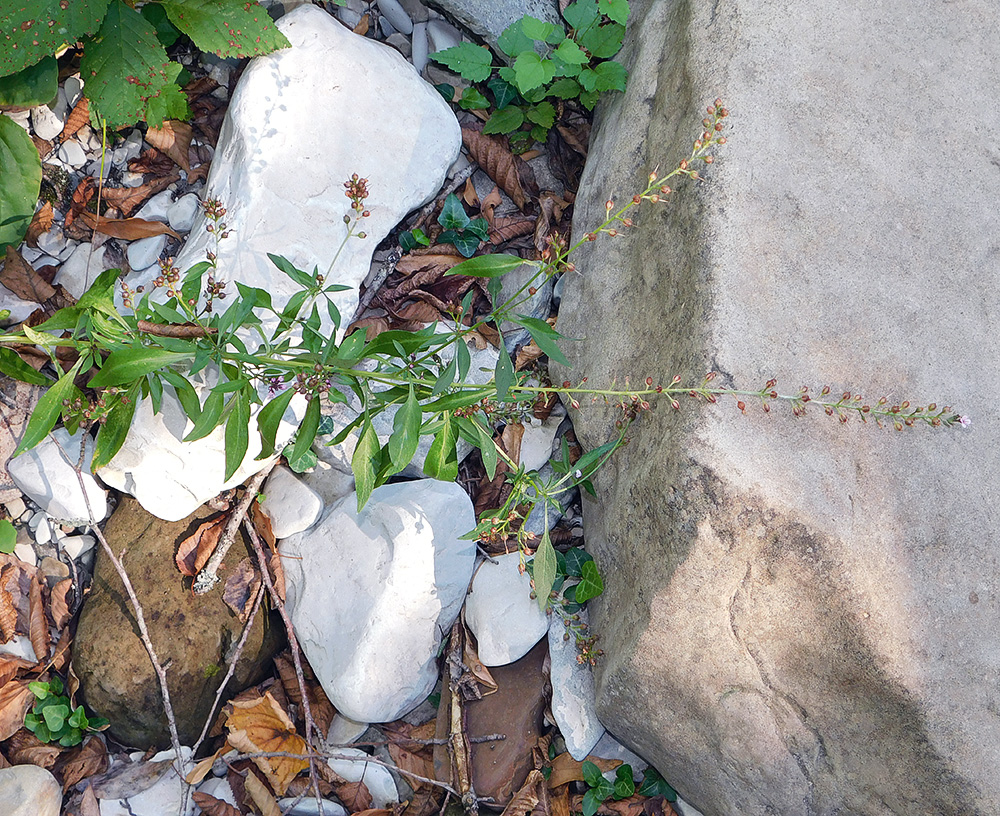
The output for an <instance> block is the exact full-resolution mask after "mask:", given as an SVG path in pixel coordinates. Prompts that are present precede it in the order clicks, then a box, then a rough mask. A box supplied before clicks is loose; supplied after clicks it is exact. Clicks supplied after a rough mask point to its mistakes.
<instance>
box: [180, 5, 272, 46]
mask: <svg viewBox="0 0 1000 816" xmlns="http://www.w3.org/2000/svg"><path fill="white" fill-rule="evenodd" d="M161 2H162V5H163V9H164V11H166V12H167V17H169V18H170V22H172V23H173V24H174V25H175V26H177V28H179V29H180V30H181V31H182V32H183V33H185V34H187V35H188V36H189V37H190V38H191V39H192V40H193V41H194V44H195V45H196V46H197V47H198V48H199V49H200V50H202V51H211V52H212V53H214V54H215V55H216V56H217V57H254V56H257V55H259V54H268V53H270V52H271V51H276V50H277V49H279V48H288V47H289V46H290V45H291V43H289V42H288V40H287V39H286V38H285V35H284V34H282V33H281V32H280V31H278V29H277V27H276V26H275V25H274V21H273V20H272V19H271V18H270V16H268V13H267V12H266V11H265V10H264V9H263V8H261V6H260V5H259V4H257V3H247V2H246V0H161Z"/></svg>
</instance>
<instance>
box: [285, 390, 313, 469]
mask: <svg viewBox="0 0 1000 816" xmlns="http://www.w3.org/2000/svg"><path fill="white" fill-rule="evenodd" d="M319 420H320V400H319V397H318V396H314V397H313V399H311V400H309V405H308V407H307V408H306V415H305V417H304V418H303V420H302V424H301V425H299V432H298V434H297V435H296V437H295V446H294V447H293V448H292V454H291V456H290V457H289V458H290V459H293V460H296V461H297V460H299V459H301V458H302V457H303V456H305V454H306V451H308V450H309V448H311V447H312V443H313V440H314V439H315V438H316V432H317V431H318V430H319Z"/></svg>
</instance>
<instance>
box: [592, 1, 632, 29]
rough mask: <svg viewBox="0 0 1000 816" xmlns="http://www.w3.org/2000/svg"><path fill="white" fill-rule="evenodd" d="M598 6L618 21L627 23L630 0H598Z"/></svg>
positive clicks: (604, 13)
mask: <svg viewBox="0 0 1000 816" xmlns="http://www.w3.org/2000/svg"><path fill="white" fill-rule="evenodd" d="M597 8H598V10H599V11H600V12H601V14H603V15H605V16H607V17H610V18H611V19H612V20H614V21H615V22H616V23H621V24H622V25H625V21H626V20H628V0H597Z"/></svg>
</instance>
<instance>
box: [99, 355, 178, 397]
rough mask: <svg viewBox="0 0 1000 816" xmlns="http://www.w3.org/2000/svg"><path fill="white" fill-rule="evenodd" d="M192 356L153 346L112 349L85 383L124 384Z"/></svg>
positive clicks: (100, 384)
mask: <svg viewBox="0 0 1000 816" xmlns="http://www.w3.org/2000/svg"><path fill="white" fill-rule="evenodd" d="M193 356H194V354H192V353H187V352H176V351H167V350H166V349H162V348H156V347H154V346H133V347H132V348H127V349H122V350H121V351H113V352H111V354H110V355H108V359H107V360H105V361H104V365H103V366H101V370H100V371H98V372H97V373H96V374H95V375H94V376H93V377H91V378H90V382H88V383H87V385H88V386H89V387H91V388H107V387H108V386H111V385H124V384H126V383H131V382H132V381H133V380H137V379H138V378H139V377H145V376H146V375H147V374H150V373H151V372H153V371H158V370H160V369H161V368H166V367H167V366H171V365H175V364H176V363H180V362H184V361H185V360H190V359H191V358H192V357H193Z"/></svg>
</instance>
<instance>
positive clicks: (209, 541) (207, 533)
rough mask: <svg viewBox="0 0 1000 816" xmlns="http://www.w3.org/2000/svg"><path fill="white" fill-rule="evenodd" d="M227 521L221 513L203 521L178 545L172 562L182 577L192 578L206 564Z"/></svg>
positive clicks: (227, 517)
mask: <svg viewBox="0 0 1000 816" xmlns="http://www.w3.org/2000/svg"><path fill="white" fill-rule="evenodd" d="M228 520H229V516H228V515H227V514H225V513H223V514H222V515H221V516H216V517H215V518H214V519H210V520H209V521H203V522H202V523H201V524H199V525H198V529H197V530H195V531H194V532H193V533H191V535H189V536H188V537H187V538H185V539H184V540H183V541H182V542H181V543H180V545H179V546H178V547H177V555H175V556H174V562H175V563H176V564H177V569H178V570H180V572H181V574H182V575H187V576H189V577H191V578H193V577H194V576H195V575H197V574H198V573H199V572H200V571H201V568H202V567H204V566H205V564H207V563H208V559H209V558H211V557H212V553H213V552H215V547H216V545H218V543H219V536H221V535H222V531H223V529H224V528H225V526H226V522H227V521H228Z"/></svg>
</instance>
